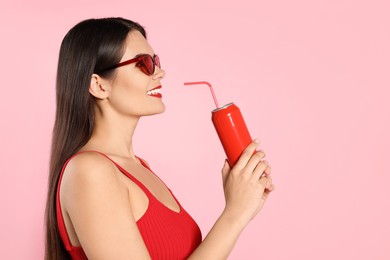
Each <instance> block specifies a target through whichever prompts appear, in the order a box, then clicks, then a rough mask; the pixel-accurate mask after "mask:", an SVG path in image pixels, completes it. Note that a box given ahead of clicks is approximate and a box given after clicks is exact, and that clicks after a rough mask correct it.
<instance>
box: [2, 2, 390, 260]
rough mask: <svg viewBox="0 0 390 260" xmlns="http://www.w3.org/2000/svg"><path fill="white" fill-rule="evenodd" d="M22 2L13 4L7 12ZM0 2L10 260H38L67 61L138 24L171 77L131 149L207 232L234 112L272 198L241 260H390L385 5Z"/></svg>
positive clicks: (240, 251)
mask: <svg viewBox="0 0 390 260" xmlns="http://www.w3.org/2000/svg"><path fill="white" fill-rule="evenodd" d="M7 2H11V1H7ZM12 2H13V3H12V4H10V3H8V4H6V3H5V1H2V2H1V3H0V13H1V15H0V35H1V41H0V46H1V48H0V57H1V62H0V66H1V70H0V71H1V76H2V77H1V85H2V86H1V94H2V95H1V102H0V116H1V122H2V123H1V127H0V131H1V135H0V144H1V145H0V153H1V154H0V158H1V164H0V173H1V174H0V185H1V187H0V205H1V207H2V209H1V210H2V213H1V215H0V218H1V221H0V225H1V226H0V230H1V231H0V253H1V258H2V259H42V258H43V250H44V245H43V214H44V213H43V212H44V205H45V199H46V189H47V187H46V185H47V181H46V179H47V173H48V159H49V150H50V141H51V130H52V126H53V119H54V109H55V107H54V96H55V95H54V83H55V73H56V64H57V59H58V50H59V46H60V42H61V40H62V38H63V36H64V35H65V33H66V32H67V31H68V30H69V29H70V28H71V27H72V26H73V25H75V24H76V23H77V22H79V21H81V20H83V19H86V18H91V17H106V16H123V17H126V18H130V19H133V20H135V21H138V22H140V23H141V24H143V25H144V26H145V27H146V29H147V31H148V33H149V39H150V43H151V44H152V46H153V47H154V49H155V51H156V53H158V54H159V55H160V57H161V60H162V64H163V66H164V69H165V70H166V71H167V76H166V78H165V79H164V81H163V95H164V101H165V104H166V106H167V110H166V113H164V114H163V115H161V116H155V117H150V118H145V119H143V120H142V121H141V122H140V125H139V129H138V130H137V132H136V136H135V138H136V139H135V150H136V152H137V154H138V155H139V156H142V157H144V158H145V159H146V160H148V162H149V163H150V164H151V166H152V168H153V169H154V170H155V171H156V172H157V173H158V174H159V175H160V176H161V177H162V178H163V179H164V181H165V182H166V183H167V184H168V185H169V186H170V187H171V188H172V190H174V192H175V194H176V195H177V197H179V199H180V201H181V202H182V204H183V205H184V207H185V208H186V209H187V210H188V211H189V212H190V213H191V214H192V215H193V217H194V218H195V219H196V220H197V222H198V223H199V225H200V226H201V229H202V231H203V233H204V234H206V233H207V231H208V230H209V228H210V227H211V225H212V224H213V223H214V221H215V220H216V218H217V217H218V215H219V214H220V212H221V210H222V209H223V205H224V199H223V195H222V194H223V193H222V188H221V178H220V169H221V167H222V165H223V160H224V153H223V150H222V148H221V145H220V143H219V140H218V138H217V135H216V133H215V131H214V129H213V126H212V124H211V121H210V116H211V115H210V111H211V110H212V109H213V102H212V98H211V96H210V93H209V90H208V89H207V88H206V87H184V86H183V82H185V81H192V80H207V81H210V82H211V83H212V84H213V85H214V87H215V92H216V94H217V96H218V98H219V102H220V103H221V104H226V103H228V102H231V101H234V102H235V103H236V104H237V105H238V106H239V107H240V108H241V111H242V113H243V115H244V117H245V119H246V121H247V125H248V127H249V129H250V132H251V134H252V136H253V137H258V138H259V139H260V140H261V141H262V145H261V146H262V149H264V150H265V151H266V152H267V159H268V160H269V161H270V163H271V165H272V168H273V175H274V182H275V184H276V186H277V190H276V191H275V192H274V194H272V196H271V197H270V198H269V201H268V202H267V204H266V206H265V207H264V209H263V211H262V212H261V213H260V214H259V216H258V217H257V218H256V219H255V220H253V221H252V222H251V223H250V224H249V226H248V228H247V229H246V230H245V231H244V232H243V234H242V236H241V238H240V240H239V242H238V244H237V246H236V247H235V249H234V251H233V253H232V255H231V257H230V259H273V260H279V259H317V260H321V259H327V260H328V259H355V260H359V259H383V260H384V259H390V247H389V244H390V243H389V242H390V221H389V219H390V189H389V182H390V166H389V165H390V164H389V155H390V154H389V149H390V137H389V133H390V105H389V103H388V102H389V99H390V90H389V89H390V77H389V71H390V48H389V46H390V19H389V15H388V14H389V10H390V9H389V7H390V6H389V2H388V1H386V0H383V1H379V0H372V1H351V0H326V1H325V0H321V1H310V0H296V1H287V0H277V1H256V0H252V1H250V0H242V1H231V2H228V1H208V0H196V1H172V0H168V1H118V0H110V1H73V0H72V1H70V0H68V1H62V2H61V3H53V1H47V2H44V1H24V2H22V1H17V0H16V1H12Z"/></svg>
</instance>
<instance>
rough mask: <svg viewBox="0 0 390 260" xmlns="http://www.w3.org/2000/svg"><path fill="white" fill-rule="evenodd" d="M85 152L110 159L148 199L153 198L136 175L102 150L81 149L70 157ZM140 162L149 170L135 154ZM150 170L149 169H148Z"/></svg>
mask: <svg viewBox="0 0 390 260" xmlns="http://www.w3.org/2000/svg"><path fill="white" fill-rule="evenodd" d="M87 152H94V153H98V154H100V155H102V156H103V157H105V158H107V159H108V160H110V161H111V162H112V163H113V164H114V165H115V166H116V167H117V168H118V169H119V171H120V172H121V173H123V174H124V175H125V176H127V177H128V178H129V179H130V180H132V181H133V182H134V183H135V184H136V185H137V186H138V187H139V188H140V189H141V190H142V191H143V192H144V193H145V194H146V196H147V197H148V199H149V200H151V199H152V200H153V199H154V196H153V194H152V193H151V192H150V191H149V189H148V188H146V186H145V185H144V184H143V183H142V182H140V181H139V180H138V179H137V178H136V177H134V176H133V175H132V174H131V173H129V172H128V171H127V170H126V169H124V168H123V167H122V166H120V165H119V164H118V163H116V162H115V161H114V160H113V159H111V158H110V157H109V156H108V155H106V154H104V153H102V152H99V151H95V150H87V151H82V152H77V153H75V154H74V155H73V156H72V157H71V158H73V157H75V156H77V155H79V154H82V153H87ZM135 157H136V158H137V159H138V160H139V161H140V162H141V164H142V166H144V167H146V168H147V169H148V170H150V168H149V167H148V166H147V165H146V164H145V162H144V161H143V160H142V159H140V158H139V157H138V156H135ZM150 171H151V170H150Z"/></svg>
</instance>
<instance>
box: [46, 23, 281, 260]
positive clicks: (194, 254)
mask: <svg viewBox="0 0 390 260" xmlns="http://www.w3.org/2000/svg"><path fill="white" fill-rule="evenodd" d="M164 76H165V71H164V70H163V69H162V68H161V66H160V61H159V58H158V56H157V55H156V54H155V53H154V51H153V49H152V47H151V46H150V45H149V44H148V42H147V40H146V33H145V31H144V29H143V27H142V26H140V25H139V24H137V23H135V22H132V21H129V20H126V19H123V18H104V19H90V20H86V21H83V22H81V23H79V24H77V25H76V26H75V27H73V28H72V29H71V30H70V31H69V32H68V34H67V35H66V36H65V38H64V40H63V42H62V45H61V49H60V54H59V61H58V72H57V89H56V93H57V97H56V98H57V108H56V120H55V125H54V130H53V141H52V151H51V164H50V177H49V191H48V200H47V207H46V252H45V259H115V260H120V259H203V260H204V259H213V260H214V259H225V258H227V257H228V255H229V253H230V252H231V250H232V248H233V246H234V244H235V243H236V240H237V238H238V237H239V235H240V233H241V231H242V230H243V229H244V228H245V226H246V225H247V224H248V222H249V221H250V220H251V219H252V218H253V217H254V216H255V215H256V214H257V213H258V211H259V210H260V209H261V207H262V205H263V203H264V201H265V200H266V198H267V196H268V194H269V193H270V192H271V191H272V190H273V189H274V187H273V184H272V181H271V177H270V175H269V174H270V167H269V165H268V163H267V161H265V160H263V159H264V156H265V154H264V152H262V151H258V152H256V153H254V152H255V150H256V148H257V146H258V141H257V140H254V141H253V142H252V143H251V144H250V145H249V146H248V147H247V148H246V150H245V151H244V152H243V154H242V156H241V157H240V159H239V161H238V162H237V164H236V165H235V166H234V167H233V168H230V167H229V165H228V164H227V163H226V162H225V165H224V167H223V169H222V179H223V188H224V192H225V198H226V206H225V209H224V211H223V212H222V214H221V216H220V217H219V218H218V220H217V221H216V222H215V225H214V226H213V228H212V229H211V230H210V232H209V233H208V235H207V236H206V237H205V238H204V239H203V240H202V237H201V233H200V230H199V227H198V226H197V224H196V223H195V221H194V220H193V219H192V218H191V217H190V216H189V214H188V213H187V212H186V211H185V210H184V209H183V207H182V206H181V205H180V204H179V202H178V201H177V200H176V198H175V197H174V196H173V194H172V193H171V191H170V190H169V189H168V188H167V186H165V184H164V183H163V182H162V181H161V180H160V179H159V178H158V177H157V175H155V174H154V173H153V172H152V170H151V169H150V168H149V166H148V164H147V163H146V162H145V161H144V160H143V159H141V158H139V157H137V156H136V155H135V153H134V151H133V148H132V136H133V133H134V131H135V128H136V126H137V123H138V121H139V119H140V118H141V117H142V116H148V115H154V114H159V113H162V112H164V109H165V107H164V103H163V102H162V95H161V94H160V89H161V80H162V79H163V78H164ZM253 153H254V154H253Z"/></svg>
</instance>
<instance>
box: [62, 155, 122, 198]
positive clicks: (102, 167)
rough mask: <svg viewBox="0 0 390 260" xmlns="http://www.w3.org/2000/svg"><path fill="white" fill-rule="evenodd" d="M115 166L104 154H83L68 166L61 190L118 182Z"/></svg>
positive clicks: (75, 157) (77, 156)
mask: <svg viewBox="0 0 390 260" xmlns="http://www.w3.org/2000/svg"><path fill="white" fill-rule="evenodd" d="M116 172H117V168H116V166H115V164H114V163H113V162H112V161H110V160H109V159H108V158H106V157H105V156H103V155H102V154H99V153H96V152H83V153H81V154H78V155H76V156H74V157H73V158H72V159H71V160H70V161H69V162H68V164H67V165H66V168H65V170H64V175H63V179H62V183H61V189H76V190H78V189H79V188H80V187H82V188H83V189H84V190H85V189H88V187H90V186H91V187H99V186H100V185H105V184H109V183H112V184H114V183H115V182H117V181H118V176H117V174H116Z"/></svg>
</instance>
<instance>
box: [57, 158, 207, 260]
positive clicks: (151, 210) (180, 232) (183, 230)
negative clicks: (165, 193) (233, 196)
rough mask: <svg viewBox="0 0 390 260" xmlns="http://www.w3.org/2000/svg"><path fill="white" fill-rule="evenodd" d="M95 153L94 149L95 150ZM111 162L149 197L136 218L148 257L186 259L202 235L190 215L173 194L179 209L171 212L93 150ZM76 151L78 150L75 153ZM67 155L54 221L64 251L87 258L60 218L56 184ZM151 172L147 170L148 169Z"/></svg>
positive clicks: (146, 190)
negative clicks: (145, 205) (75, 245)
mask: <svg viewBox="0 0 390 260" xmlns="http://www.w3.org/2000/svg"><path fill="white" fill-rule="evenodd" d="M95 152H96V151H95ZM97 153H99V154H101V155H103V156H104V157H106V158H108V159H109V160H110V161H112V162H113V163H114V164H115V165H116V167H118V169H119V170H120V171H121V172H122V173H123V174H124V175H126V176H127V177H128V178H130V179H131V180H132V181H133V182H134V183H135V184H136V185H138V186H139V187H140V188H141V189H142V190H143V192H144V193H145V194H146V196H147V197H148V199H149V205H148V208H147V210H146V212H145V214H144V215H143V216H142V217H141V218H140V219H139V220H138V221H137V226H138V229H139V231H140V233H141V235H142V238H143V240H144V242H145V245H146V248H147V249H148V251H149V254H150V256H151V258H152V259H161V260H163V259H167V260H168V259H169V260H173V259H185V258H187V257H188V256H189V255H190V254H191V253H192V252H193V251H194V250H195V249H196V248H197V247H198V245H199V244H200V243H201V241H202V235H201V232H200V229H199V227H198V225H197V224H196V223H195V221H194V220H193V219H192V218H191V216H190V215H189V214H188V213H187V212H186V211H185V210H184V209H183V207H182V206H181V205H180V203H179V202H178V201H177V199H176V198H175V196H174V195H173V194H172V192H171V190H169V191H170V192H171V194H172V196H173V197H174V198H175V200H176V202H177V204H178V205H179V207H180V212H175V211H173V210H171V209H169V208H168V207H166V206H165V205H164V204H162V203H161V202H160V201H159V200H158V199H157V198H156V197H154V196H153V194H152V193H151V192H150V191H149V190H148V189H147V188H146V187H145V186H144V185H143V184H142V183H141V182H140V181H138V180H137V179H136V178H135V177H134V176H132V175H131V174H130V173H128V172H127V171H126V170H125V169H123V168H122V167H121V166H120V165H118V164H117V163H115V162H114V161H113V160H111V159H110V158H109V157H108V156H107V155H105V154H102V153H100V152H97ZM77 154H80V153H77ZM77 154H75V155H73V156H72V157H71V158H69V159H68V160H67V161H66V162H65V164H64V167H63V168H62V171H61V175H60V179H59V181H58V187H57V200H56V207H57V209H56V210H57V223H58V228H59V232H60V235H61V238H62V241H63V243H64V245H65V248H66V250H67V251H68V252H69V254H70V255H71V256H72V259H74V260H85V259H88V258H87V256H86V255H85V253H84V251H83V249H82V247H74V246H72V245H71V243H70V240H69V237H68V234H67V231H66V228H65V223H64V219H63V216H62V212H61V204H60V196H59V194H60V184H61V180H62V176H63V173H64V169H65V167H66V165H67V164H68V162H69V161H70V159H72V158H73V157H74V156H76V155H77ZM140 161H141V163H142V165H143V166H144V167H146V168H147V169H149V170H150V168H149V167H148V166H147V165H146V164H144V163H143V161H142V160H140ZM150 171H151V170H150Z"/></svg>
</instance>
